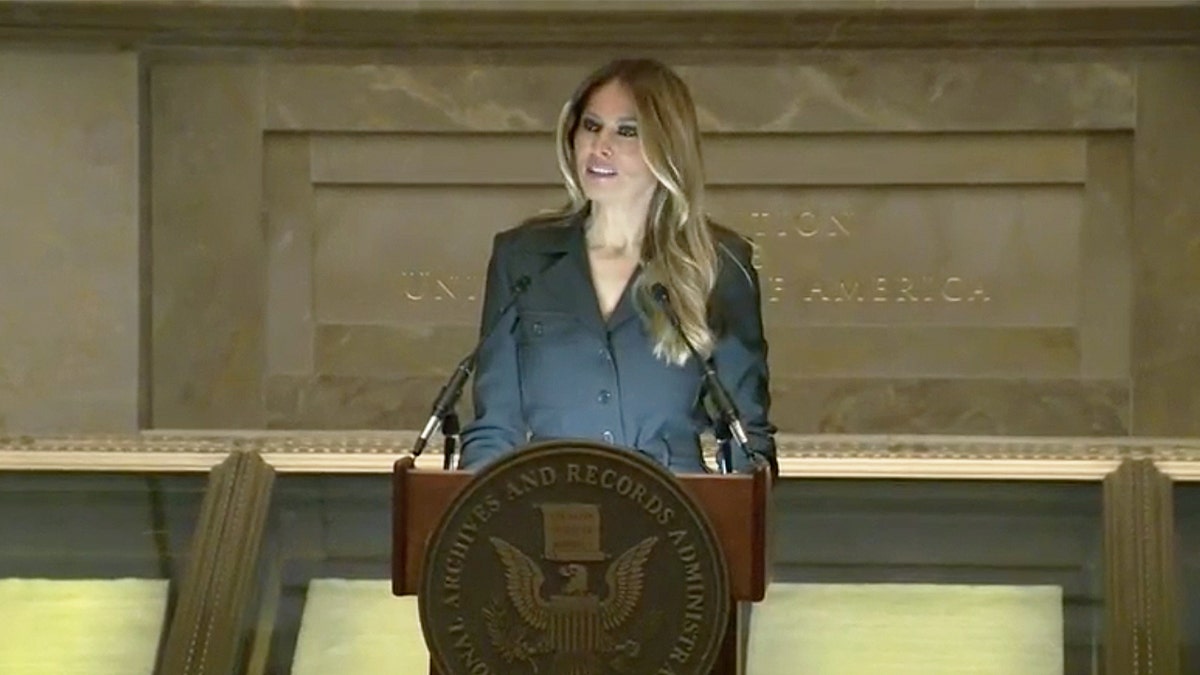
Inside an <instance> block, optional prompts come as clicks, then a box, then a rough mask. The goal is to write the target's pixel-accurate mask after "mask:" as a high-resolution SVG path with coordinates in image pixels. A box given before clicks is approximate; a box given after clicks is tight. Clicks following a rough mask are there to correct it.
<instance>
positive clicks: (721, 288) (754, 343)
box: [460, 218, 775, 473]
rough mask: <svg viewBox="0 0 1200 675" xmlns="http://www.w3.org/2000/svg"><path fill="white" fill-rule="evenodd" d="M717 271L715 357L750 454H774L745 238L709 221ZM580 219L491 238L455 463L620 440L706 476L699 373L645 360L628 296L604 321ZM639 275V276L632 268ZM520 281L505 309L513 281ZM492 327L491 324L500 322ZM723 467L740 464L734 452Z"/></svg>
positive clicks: (471, 464)
mask: <svg viewBox="0 0 1200 675" xmlns="http://www.w3.org/2000/svg"><path fill="white" fill-rule="evenodd" d="M714 228H715V233H716V236H717V250H718V256H719V259H720V273H719V275H718V279H717V283H716V287H715V289H714V292H713V295H712V297H711V300H710V302H709V305H710V309H709V316H710V319H709V322H710V325H711V326H712V327H713V328H714V330H715V331H716V336H717V343H716V347H715V349H714V351H713V355H712V364H713V367H714V368H715V370H716V373H717V375H718V377H719V378H720V380H721V382H722V383H723V384H724V385H725V388H726V389H727V390H728V391H729V393H730V397H731V398H732V399H733V401H734V404H735V405H736V406H737V408H738V412H739V413H740V416H741V420H742V423H743V426H744V427H745V429H746V431H747V434H748V435H749V437H750V446H751V447H750V450H751V451H752V452H755V453H759V454H761V455H762V456H763V457H766V458H769V459H770V460H771V461H772V463H774V458H775V441H774V433H775V427H774V426H773V425H772V424H771V423H770V421H769V419H768V415H769V409H770V393H769V391H768V377H769V376H768V368H767V345H766V341H765V339H764V337H763V328H762V311H761V300H760V291H759V285H758V276H757V274H756V272H755V270H754V268H753V267H752V266H751V262H750V261H751V246H750V244H749V243H748V242H747V241H746V240H744V239H743V238H741V237H740V236H739V235H737V234H736V233H734V232H733V231H731V230H728V229H726V228H723V227H719V226H714ZM586 256H587V252H586V242H585V237H584V231H583V222H582V218H575V219H570V220H565V221H559V222H551V223H529V224H525V225H522V226H519V227H515V228H513V229H509V230H506V231H504V232H501V233H499V234H497V235H496V237H495V240H494V241H493V248H492V255H491V260H490V261H489V263H488V272H487V285H486V290H485V296H484V304H483V317H482V327H481V334H487V329H488V328H489V327H490V326H492V325H493V324H496V326H495V329H494V330H493V331H492V332H491V334H490V336H489V337H488V338H487V339H486V340H484V342H483V344H482V345H481V347H480V351H479V356H478V361H477V366H476V371H475V377H474V381H473V385H472V386H473V399H474V405H475V418H474V420H473V421H471V422H470V423H468V424H467V425H465V427H464V428H463V432H462V459H461V463H460V466H461V467H462V468H464V469H468V470H471V469H477V468H479V467H481V466H484V465H485V464H487V462H489V461H490V460H492V459H494V458H496V457H499V456H501V455H502V454H504V453H507V452H510V451H512V450H514V449H516V448H520V447H521V446H523V445H525V444H526V443H530V442H537V441H544V440H551V439H587V440H592V441H599V442H603V443H608V444H612V445H616V446H622V447H627V448H630V449H633V450H636V451H639V452H642V453H644V454H645V455H648V456H649V457H651V458H653V459H654V460H656V461H658V462H659V463H661V464H662V465H664V466H666V467H668V468H669V469H670V470H671V471H674V472H677V473H689V472H702V471H707V470H708V467H707V464H706V462H705V460H704V458H703V457H702V454H701V448H700V435H701V434H702V433H704V432H706V431H711V430H712V429H713V421H712V419H711V418H710V415H709V414H708V413H707V412H706V406H705V405H704V399H703V398H702V390H703V387H702V384H703V380H702V377H701V368H700V367H699V365H698V364H697V363H696V362H695V359H689V360H688V362H687V363H685V364H684V365H683V366H675V365H670V364H667V363H664V362H663V361H661V360H659V359H657V358H655V356H654V354H653V351H652V346H651V342H650V338H649V334H648V333H647V331H646V329H645V326H644V325H643V322H642V320H641V319H640V317H639V314H638V311H637V309H636V307H635V302H634V299H633V297H632V294H631V293H630V290H629V289H630V288H632V286H633V284H632V283H630V284H629V287H628V288H627V289H626V291H625V294H624V295H623V296H622V298H621V300H620V302H619V303H618V305H617V307H616V309H615V310H614V311H613V313H612V315H611V316H610V317H609V319H608V321H607V322H606V321H604V319H603V318H602V317H601V314H600V309H599V306H598V303H597V301H596V295H595V291H594V289H593V287H592V282H591V279H590V277H589V272H588V262H587V257H586ZM635 274H636V273H635ZM524 276H527V277H528V278H529V283H528V286H527V287H526V289H525V290H524V291H523V292H522V293H521V294H520V296H519V297H518V298H517V302H516V304H515V306H514V307H513V308H512V309H510V310H509V311H507V312H504V311H503V309H504V307H505V306H506V305H508V303H509V301H510V299H511V298H512V295H513V293H514V290H513V289H514V285H515V284H516V283H517V282H518V280H519V279H521V278H522V277H524ZM497 322H499V323H497ZM732 456H733V467H734V469H738V470H740V469H744V468H746V467H747V466H748V465H749V463H750V461H749V460H748V459H747V457H746V455H745V453H742V452H740V450H739V449H737V448H735V450H734V452H733V453H732Z"/></svg>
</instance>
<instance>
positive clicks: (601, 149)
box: [596, 133, 612, 157]
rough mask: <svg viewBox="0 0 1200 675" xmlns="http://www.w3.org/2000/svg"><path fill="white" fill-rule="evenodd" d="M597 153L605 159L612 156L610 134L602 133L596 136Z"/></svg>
mask: <svg viewBox="0 0 1200 675" xmlns="http://www.w3.org/2000/svg"><path fill="white" fill-rule="evenodd" d="M596 152H597V153H599V154H600V155H602V156H604V157H611V156H612V138H610V137H609V136H608V134H605V133H600V134H597V135H596Z"/></svg>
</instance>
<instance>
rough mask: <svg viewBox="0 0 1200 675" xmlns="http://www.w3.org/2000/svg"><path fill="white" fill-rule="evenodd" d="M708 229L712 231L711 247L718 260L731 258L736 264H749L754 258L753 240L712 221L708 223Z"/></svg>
mask: <svg viewBox="0 0 1200 675" xmlns="http://www.w3.org/2000/svg"><path fill="white" fill-rule="evenodd" d="M708 227H709V230H711V231H712V235H713V246H715V247H716V249H717V258H718V260H722V259H725V258H732V259H733V261H734V262H737V263H738V264H741V265H748V264H750V261H751V259H752V258H753V256H754V240H753V239H751V238H750V237H747V236H746V235H744V234H742V233H741V232H738V231H736V230H734V229H732V228H729V227H726V226H724V225H722V224H720V223H718V222H715V221H712V220H709V221H708ZM722 262H724V260H722Z"/></svg>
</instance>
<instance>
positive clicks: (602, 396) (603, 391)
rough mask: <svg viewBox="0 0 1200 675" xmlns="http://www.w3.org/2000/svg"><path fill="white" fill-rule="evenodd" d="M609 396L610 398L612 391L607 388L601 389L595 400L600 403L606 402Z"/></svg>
mask: <svg viewBox="0 0 1200 675" xmlns="http://www.w3.org/2000/svg"><path fill="white" fill-rule="evenodd" d="M611 398H612V393H611V392H609V391H608V390H607V389H601V390H600V393H599V394H598V395H597V396H596V400H597V401H599V402H601V403H608V401H609V399H611Z"/></svg>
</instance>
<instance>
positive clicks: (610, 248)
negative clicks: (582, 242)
mask: <svg viewBox="0 0 1200 675" xmlns="http://www.w3.org/2000/svg"><path fill="white" fill-rule="evenodd" d="M645 230H646V210H645V209H619V208H615V207H613V206H601V205H599V204H596V203H595V202H593V203H592V213H591V217H590V218H589V219H588V228H587V244H588V248H589V249H593V250H597V249H598V250H601V251H604V252H606V253H612V254H635V255H636V254H639V253H640V252H641V250H642V234H643V233H644V232H645Z"/></svg>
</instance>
